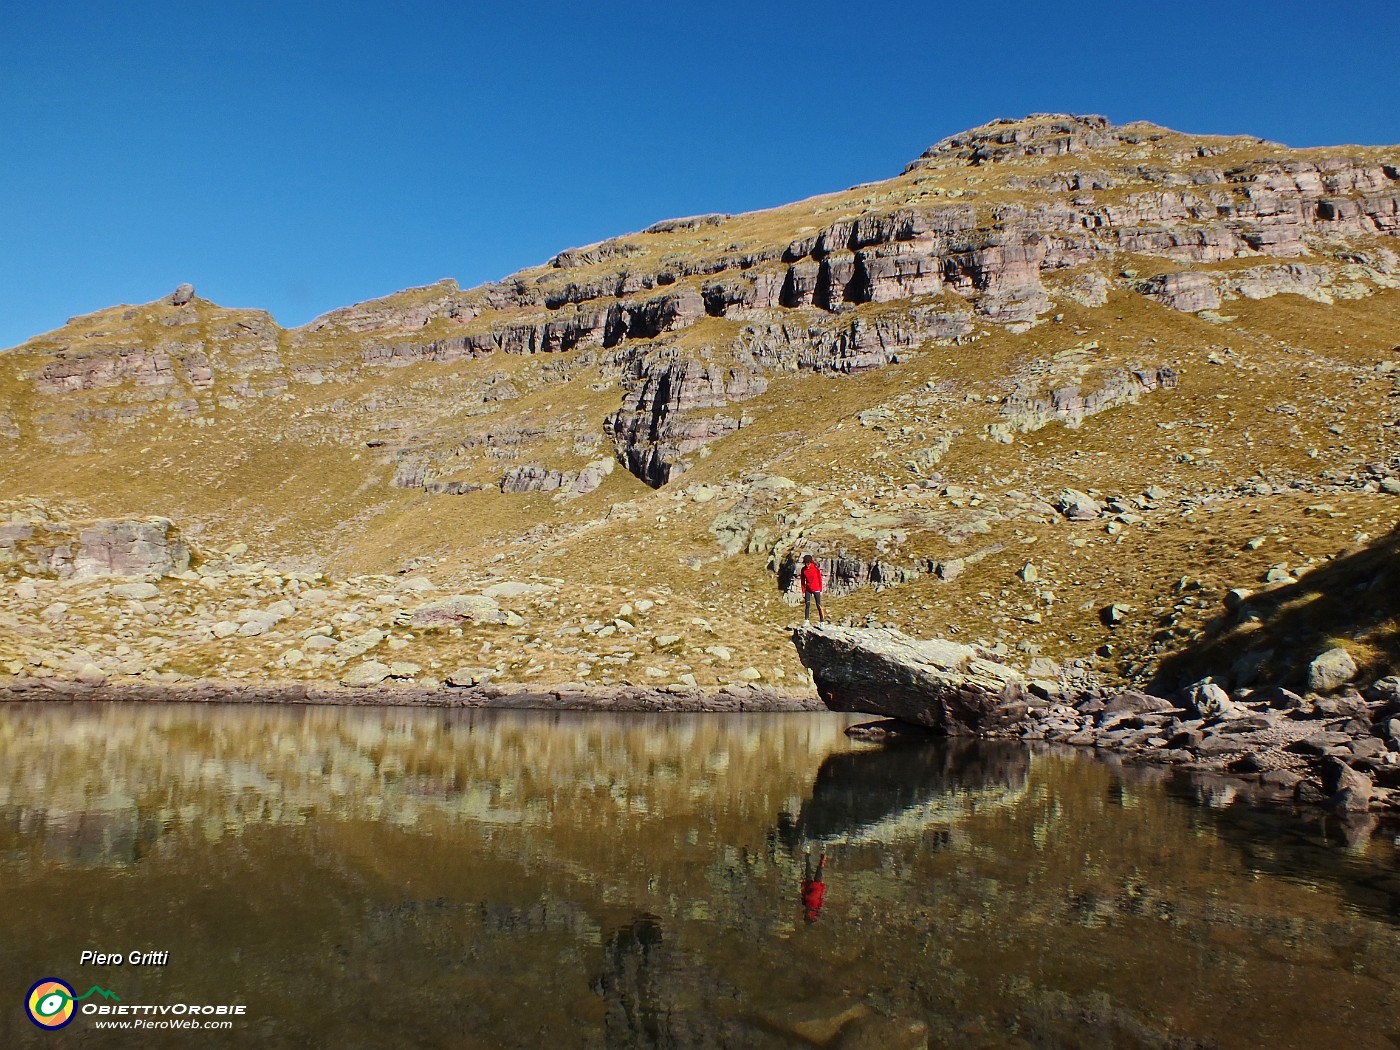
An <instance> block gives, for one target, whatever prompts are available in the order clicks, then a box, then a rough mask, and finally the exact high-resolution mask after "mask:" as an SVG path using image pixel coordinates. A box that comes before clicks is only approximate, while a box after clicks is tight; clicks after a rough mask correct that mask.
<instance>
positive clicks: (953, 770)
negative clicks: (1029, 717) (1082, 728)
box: [777, 737, 1030, 849]
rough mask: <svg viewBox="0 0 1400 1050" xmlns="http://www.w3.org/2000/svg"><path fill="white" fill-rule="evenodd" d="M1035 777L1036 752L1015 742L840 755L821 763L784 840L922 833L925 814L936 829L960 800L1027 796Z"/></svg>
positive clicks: (940, 742)
mask: <svg viewBox="0 0 1400 1050" xmlns="http://www.w3.org/2000/svg"><path fill="white" fill-rule="evenodd" d="M1029 773H1030V751H1029V750H1028V749H1027V748H1026V746H1025V745H1024V744H1020V743H1016V742H1013V741H1001V740H971V739H947V738H939V737H929V738H924V739H914V740H900V741H897V742H894V743H891V744H887V745H884V746H882V747H871V748H868V749H861V750H855V751H842V752H837V753H836V754H833V755H830V756H828V757H827V758H826V760H825V761H823V762H822V764H821V766H820V768H819V769H818V770H817V776H816V779H815V780H814V781H813V783H812V791H811V795H810V797H809V798H808V799H807V800H806V801H805V802H803V803H802V807H801V809H800V810H799V811H798V813H797V814H796V816H793V815H792V814H790V813H783V814H781V815H780V816H779V818H778V829H777V833H778V838H779V841H781V842H782V843H783V845H784V846H786V847H787V848H789V849H795V848H797V847H799V846H801V845H803V844H804V843H813V842H827V841H832V840H835V839H839V838H851V837H859V836H861V835H864V834H869V833H872V832H875V831H877V829H879V828H881V827H882V826H892V825H895V824H897V822H898V820H899V818H900V817H902V816H912V817H913V818H914V827H913V828H911V829H909V830H916V829H917V824H918V816H919V814H920V813H921V812H926V813H927V815H928V817H929V820H930V822H932V821H935V820H938V819H940V817H942V818H947V817H950V816H953V815H954V814H955V813H956V812H957V803H958V801H959V800H962V801H964V802H967V801H973V800H975V799H976V798H977V797H979V796H988V797H990V796H997V795H1005V794H1006V793H1008V792H1011V791H1017V790H1020V789H1021V788H1023V787H1024V786H1025V783H1026V778H1027V776H1028V774H1029ZM939 801H946V802H948V803H949V805H948V806H947V807H940V806H937V805H935V803H938V802H939Z"/></svg>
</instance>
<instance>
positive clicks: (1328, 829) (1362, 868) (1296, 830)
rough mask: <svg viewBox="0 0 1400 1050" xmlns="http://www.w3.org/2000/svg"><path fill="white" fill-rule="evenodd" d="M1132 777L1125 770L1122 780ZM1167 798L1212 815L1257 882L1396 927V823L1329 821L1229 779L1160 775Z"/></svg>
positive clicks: (1363, 818) (1399, 888)
mask: <svg viewBox="0 0 1400 1050" xmlns="http://www.w3.org/2000/svg"><path fill="white" fill-rule="evenodd" d="M1136 772H1137V771H1136V770H1134V769H1133V768H1132V767H1125V768H1124V770H1123V773H1124V775H1126V776H1133V775H1134V774H1135V773H1136ZM1157 776H1160V777H1162V783H1163V788H1164V790H1165V791H1166V793H1167V794H1168V795H1169V796H1170V797H1173V798H1176V799H1179V800H1181V801H1183V802H1185V803H1187V804H1188V805H1190V806H1192V807H1193V808H1197V809H1199V810H1201V811H1203V812H1205V813H1208V814H1209V815H1210V823H1211V825H1212V826H1213V827H1214V828H1215V829H1216V830H1217V831H1218V832H1219V833H1220V834H1221V835H1222V836H1223V837H1224V838H1225V840H1226V841H1227V842H1229V843H1230V844H1231V845H1232V846H1233V847H1234V848H1235V849H1237V850H1238V851H1239V853H1240V855H1241V857H1243V859H1244V861H1245V864H1246V865H1247V866H1248V867H1249V868H1250V869H1251V870H1252V871H1254V872H1256V873H1258V874H1260V875H1267V876H1269V877H1271V878H1277V879H1284V880H1288V881H1293V882H1302V883H1305V884H1307V885H1311V886H1322V887H1325V888H1326V889H1327V890H1328V892H1330V893H1335V894H1337V895H1338V896H1340V897H1341V898H1342V899H1343V900H1345V901H1346V902H1347V903H1348V904H1349V905H1350V906H1351V907H1353V908H1355V909H1356V910H1357V911H1359V912H1361V913H1363V914H1365V915H1367V916H1369V917H1371V918H1374V919H1380V920H1383V921H1385V922H1388V923H1391V924H1395V925H1400V870H1397V867H1396V862H1397V860H1400V850H1397V848H1396V847H1397V834H1400V820H1397V819H1396V818H1395V817H1394V816H1381V815H1379V814H1375V813H1355V814H1339V813H1329V812H1326V811H1324V810H1322V809H1320V808H1317V807H1299V808H1296V809H1295V808H1293V807H1291V806H1285V805H1280V804H1278V803H1276V802H1265V801H1261V800H1260V799H1258V798H1257V797H1255V796H1254V795H1253V794H1252V793H1251V787H1252V786H1251V785H1248V784H1243V783H1241V782H1240V781H1237V780H1233V779H1231V778H1228V777H1221V776H1214V775H1210V774H1201V773H1191V772H1188V771H1186V770H1173V771H1159V772H1158V773H1157Z"/></svg>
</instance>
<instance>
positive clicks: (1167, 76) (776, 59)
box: [0, 0, 1400, 346]
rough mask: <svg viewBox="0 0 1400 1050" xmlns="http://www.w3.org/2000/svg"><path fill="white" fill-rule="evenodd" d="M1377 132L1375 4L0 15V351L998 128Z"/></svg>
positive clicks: (812, 188) (618, 220) (920, 4)
mask: <svg viewBox="0 0 1400 1050" xmlns="http://www.w3.org/2000/svg"><path fill="white" fill-rule="evenodd" d="M1065 110H1068V111H1072V112H1080V113H1103V114H1106V115H1107V116H1109V117H1110V118H1111V119H1113V120H1114V121H1117V122H1123V121H1128V120H1136V119H1145V120H1152V121H1155V122H1157V123H1160V124H1165V125H1167V126H1169V127H1174V128H1178V129H1180V130H1183V131H1191V132H1241V133H1251V134H1257V135H1262V136H1264V137H1266V138H1270V139H1275V140H1278V141H1282V142H1286V143H1288V144H1290V145H1298V146H1305V145H1319V144H1327V143H1338V142H1360V143H1372V144H1379V143H1397V142H1400V4H1396V3H1395V2H1394V0H1365V2H1362V0H1332V2H1329V3H1325V4H1317V3H1303V2H1298V0H1269V2H1253V0H1248V2H1231V3H1215V2H1211V3H1206V2H1198V0H1166V2H1163V0H1153V2H1151V3H1137V2H1132V0H1085V2H1080V3H1073V4H1069V3H1065V4H1059V3H1054V2H1049V0H1023V2H1016V3H998V2H995V0H982V2H976V0H973V2H963V3H956V4H950V3H943V2H941V0H901V2H884V0H864V2H860V3H850V2H841V3H836V2H828V0H805V2H800V3H776V2H765V0H746V2H743V3H737V2H731V0H720V2H707V0H690V2H688V3H670V4H667V3H657V2H655V0H652V2H648V3H633V2H608V0H595V2H592V3H582V2H576V3H554V2H548V3H529V2H523V3H517V4H485V3H473V2H469V0H456V2H427V0H394V2H388V0H385V2H380V3H372V2H368V0H336V2H334V3H332V2H324V0H279V2H275V3H274V2H251V0H218V2H212V0H208V2H202V3H186V4H173V3H168V2H167V3H160V4H155V3H149V2H145V0H124V2H121V3H107V2H98V0H60V2H53V3H24V2H20V0H11V2H7V3H4V4H0V346H10V345H13V344H15V343H18V342H20V341H22V340H23V339H25V338H27V337H28V336H30V335H33V334H36V333H38V332H41V331H44V330H47V329H50V328H53V327H56V326H58V325H60V324H62V323H63V321H64V320H65V319H66V318H67V317H69V316H70V315H73V314H78V313H85V312H88V311H91V310H95V309H98V308H101V307H103V306H109V305H112V304H114V303H119V302H145V301H149V300H151V299H155V298H157V297H159V296H161V295H163V294H165V293H167V292H169V291H170V290H171V289H172V288H174V286H175V285H176V284H178V283H179V282H181V281H186V280H188V281H192V282H194V284H195V285H196V287H197V288H198V290H199V293H200V294H201V295H203V296H205V297H207V298H210V299H213V300H215V301H217V302H220V303H223V304H225V305H228V306H257V307H262V308H265V309H268V310H271V311H272V313H273V314H274V316H275V317H276V318H277V319H278V321H280V322H281V323H282V324H284V325H289V326H290V325H295V324H301V323H304V322H305V321H307V320H309V319H310V318H311V317H313V316H314V315H316V314H318V313H322V312H324V311H326V310H329V309H333V308H334V307H337V306H344V305H347V304H349V303H351V302H355V301H358V300H361V299H367V298H372V297H374V296H378V295H384V294H387V293H389V292H392V291H395V290H397V289H399V288H404V287H408V286H411V285H415V284H424V283H428V282H430V281H434V280H437V279H439V278H442V277H455V278H457V279H458V280H459V281H460V282H461V283H462V284H463V285H464V286H469V285H473V284H477V283H480V282H482V281H485V280H491V279H494V278H497V277H501V276H504V275H505V274H508V273H510V272H512V271H513V270H516V269H519V268H521V267H523V266H527V265H530V264H533V263H537V262H540V261H543V260H544V259H546V258H548V257H549V256H550V255H551V254H553V253H554V252H556V251H558V250H559V249H561V248H565V247H569V246H571V245H578V244H584V243H588V242H591V241H595V240H599V239H602V238H604V237H607V236H611V235H613V234H617V233H623V232H627V231H630V230H635V229H639V228H641V227H643V226H646V225H648V224H649V223H651V222H654V221H656V220H658V219H661V218H666V217H669V216H675V215H685V214H692V213H696V212H705V211H742V210H748V209H753V208H761V207H767V206H771V205H775V204H780V203H783V202H785V201H789V200H795V199H797V198H800V197H806V196H810V195H812V194H815V193H821V192H825V191H828V190H834V189H841V188H844V187H846V186H849V185H852V184H854V183H857V182H865V181H870V180H873V179H878V178H884V177H887V176H890V175H893V174H895V173H897V172H898V171H899V170H900V168H901V167H902V166H903V165H904V164H905V163H906V162H907V161H908V160H910V159H912V158H913V157H915V156H916V155H918V154H919V153H920V152H921V151H922V150H923V149H924V148H925V147H926V146H927V145H929V144H930V143H932V142H934V141H936V140H937V139H939V138H942V137H943V136H945V135H948V134H951V133H954V132H957V131H961V130H964V129H966V128H968V127H972V126H975V125H977V124H981V123H984V122H986V121H987V120H990V119H992V118H995V117H999V116H1021V115H1024V114H1026V113H1029V112H1036V111H1065Z"/></svg>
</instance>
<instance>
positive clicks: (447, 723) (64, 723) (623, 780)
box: [0, 704, 845, 867]
mask: <svg viewBox="0 0 1400 1050" xmlns="http://www.w3.org/2000/svg"><path fill="white" fill-rule="evenodd" d="M843 728H844V726H843V724H842V722H841V720H840V719H838V718H825V717H821V718H806V719H793V718H787V717H784V716H765V715H748V716H745V718H743V719H720V718H713V717H707V716H702V715H635V716H628V717H613V718H609V717H604V718H599V717H591V716H588V715H586V714H558V713H548V712H512V711H489V712H473V711H446V712H444V711H436V710H429V709H407V708H394V709H386V708H366V709H359V710H352V709H344V708H288V707H244V706H224V705H219V706H200V705H183V704H174V705H154V704H153V705H127V704H106V705H101V704H94V705H88V704H60V705H44V704H13V705H8V706H6V707H5V708H4V709H3V710H0V864H5V863H7V862H12V863H23V858H24V857H26V856H32V857H43V858H45V859H47V860H48V861H52V862H57V863H60V864H63V865H65V866H75V867H95V866H105V865H114V866H122V867H126V866H130V865H133V864H137V863H139V862H140V861H141V860H142V859H143V858H146V857H149V856H151V855H152V854H153V853H160V852H162V851H169V850H172V849H174V850H176V851H177V852H178V850H179V848H180V844H181V843H185V842H188V841H189V840H191V839H195V840H202V841H205V842H209V843H213V842H217V841H218V840H220V839H223V838H225V837H227V836H237V835H241V834H243V833H244V832H246V831H248V830H249V829H251V828H255V827H264V828H265V827H288V826H292V827H297V826H305V825H309V824H324V823H325V822H326V821H370V822H374V823H382V824H390V825H393V826H395V827H400V828H414V827H416V826H419V825H420V824H421V823H424V822H426V823H428V824H429V825H432V826H441V825H443V824H445V823H450V824H457V825H470V826H474V827H489V828H492V829H496V830H497V831H498V832H499V833H501V834H505V833H515V834H517V836H518V837H519V838H520V841H525V836H526V835H527V833H528V831H529V830H530V829H538V828H542V827H548V828H551V829H553V830H554V831H555V832H556V833H560V834H563V835H565V836H577V837H578V838H579V840H580V841H586V842H595V843H601V842H606V841H608V837H609V835H621V834H630V833H636V832H639V831H640V830H641V829H642V828H644V827H660V826H663V825H665V823H666V822H667V821H670V820H674V819H675V818H676V817H678V816H679V815H682V814H689V813H691V812H693V810H694V808H695V805H696V799H706V800H710V801H712V802H714V803H715V804H719V803H723V804H724V806H725V807H726V811H727V812H733V813H734V814H735V816H736V818H738V817H742V816H745V815H752V816H753V817H754V818H756V819H758V820H760V821H762V822H764V823H766V821H767V819H768V816H769V814H771V812H772V810H771V804H765V800H764V796H765V792H771V793H772V794H774V795H776V796H777V797H787V796H789V795H790V794H791V793H792V792H793V791H794V790H795V789H797V785H798V784H800V783H801V782H802V781H803V780H805V778H806V775H807V774H805V773H804V770H806V769H810V768H811V767H812V766H813V765H815V764H816V762H817V761H819V760H820V758H821V756H824V755H826V754H827V753H828V752H829V751H830V750H831V748H832V747H834V746H841V745H844V743H845V740H844V738H843V737H842V735H841V731H842V729H843ZM775 756H780V757H781V758H782V761H781V762H779V763H775V761H774V758H775Z"/></svg>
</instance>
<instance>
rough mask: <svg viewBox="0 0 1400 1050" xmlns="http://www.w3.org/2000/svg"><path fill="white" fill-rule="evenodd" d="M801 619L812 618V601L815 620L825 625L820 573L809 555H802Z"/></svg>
mask: <svg viewBox="0 0 1400 1050" xmlns="http://www.w3.org/2000/svg"><path fill="white" fill-rule="evenodd" d="M800 575H801V576H802V619H803V620H810V619H811V618H812V599H813V598H815V599H816V600H817V619H819V620H820V621H821V622H822V623H826V613H825V612H823V611H822V571H821V569H820V568H819V567H818V566H817V563H816V562H814V561H813V560H812V556H811V555H810V554H804V555H802V572H801V574H800Z"/></svg>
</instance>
